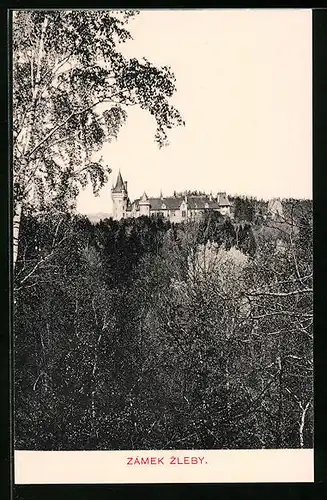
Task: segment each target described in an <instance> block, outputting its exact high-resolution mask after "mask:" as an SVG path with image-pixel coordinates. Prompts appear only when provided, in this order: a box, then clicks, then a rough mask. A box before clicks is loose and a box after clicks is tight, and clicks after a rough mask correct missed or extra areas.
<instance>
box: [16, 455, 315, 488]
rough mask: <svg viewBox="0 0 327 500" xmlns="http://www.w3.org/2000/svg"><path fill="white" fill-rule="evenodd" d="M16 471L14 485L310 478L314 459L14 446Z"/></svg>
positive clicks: (311, 477) (206, 481)
mask: <svg viewBox="0 0 327 500" xmlns="http://www.w3.org/2000/svg"><path fill="white" fill-rule="evenodd" d="M129 457H130V458H133V461H134V462H135V461H136V464H135V465H127V463H128V458H129ZM137 457H138V459H139V461H141V460H140V459H141V457H143V461H145V462H147V460H146V458H147V457H149V462H150V460H151V457H156V458H153V459H152V462H155V463H153V464H151V463H149V464H143V465H138V464H137V462H138V460H136V458H137ZM171 457H178V459H179V460H178V461H179V462H184V461H185V462H186V463H184V464H182V463H179V464H177V463H176V462H177V460H175V461H174V462H175V463H174V464H172V463H170V462H171V461H172V460H171ZM185 457H188V458H185ZM191 457H194V458H193V464H192V463H188V462H191ZM195 457H197V463H194V462H195ZM158 458H160V461H159V463H157V462H158ZM200 458H202V463H201V462H200ZM129 461H130V462H131V460H129ZM160 462H161V463H160ZM162 462H164V463H162ZM14 475H15V484H122V483H127V484H128V483H129V484H136V483H269V482H271V483H276V482H277V483H284V482H295V483H302V482H308V483H311V482H313V481H314V459H313V450H312V449H304V450H294V449H284V450H205V451H203V450H178V451H176V450H165V451H149V450H147V451H140V450H137V451H135V450H134V451H15V452H14Z"/></svg>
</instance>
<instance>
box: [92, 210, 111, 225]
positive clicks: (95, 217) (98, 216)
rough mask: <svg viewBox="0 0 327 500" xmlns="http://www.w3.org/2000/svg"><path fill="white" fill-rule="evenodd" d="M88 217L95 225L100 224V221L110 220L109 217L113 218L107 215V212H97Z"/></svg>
mask: <svg viewBox="0 0 327 500" xmlns="http://www.w3.org/2000/svg"><path fill="white" fill-rule="evenodd" d="M86 216H87V217H88V219H89V220H90V221H91V222H92V223H94V224H95V223H97V222H99V221H100V220H103V219H109V217H111V214H109V213H106V212H97V213H95V214H86Z"/></svg>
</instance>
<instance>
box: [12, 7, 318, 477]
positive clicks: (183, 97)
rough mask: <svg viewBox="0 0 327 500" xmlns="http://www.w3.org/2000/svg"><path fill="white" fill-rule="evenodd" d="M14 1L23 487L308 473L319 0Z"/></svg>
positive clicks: (17, 361) (17, 416)
mask: <svg viewBox="0 0 327 500" xmlns="http://www.w3.org/2000/svg"><path fill="white" fill-rule="evenodd" d="M10 15H11V21H10V22H11V32H12V47H11V56H12V130H13V138H12V140H13V272H14V278H13V318H14V321H13V339H14V340H13V357H14V359H13V385H14V450H15V452H14V476H15V478H14V479H15V484H58V483H60V484H74V483H78V484H93V483H97V484H122V483H129V484H133V483H233V482H244V483H247V482H252V483H260V482H261V483H262V482H270V483H272V482H313V465H314V464H313V436H314V428H313V421H314V415H313V403H314V393H313V261H312V253H313V249H312V247H313V237H312V231H313V229H312V228H313V214H312V83H311V82H312V12H311V10H306V9H303V10H301V9H295V10H292V9H284V10H282V9H280V10H279V9H263V10H259V9H258V10H256V9H240V10H238V9H233V10H220V9H216V10H210V9H202V10H201V9H194V10H192V9H190V10H177V9H176V10H168V9H167V10H160V9H158V10H140V11H134V10H99V9H94V10H92V9H84V10H83V9H81V10H73V9H51V10H43V9H34V10H33V9H21V10H13V11H11V13H10Z"/></svg>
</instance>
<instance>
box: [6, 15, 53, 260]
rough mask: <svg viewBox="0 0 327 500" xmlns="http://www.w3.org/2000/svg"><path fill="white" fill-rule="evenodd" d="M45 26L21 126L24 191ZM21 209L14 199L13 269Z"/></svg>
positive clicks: (45, 22) (44, 23)
mask: <svg viewBox="0 0 327 500" xmlns="http://www.w3.org/2000/svg"><path fill="white" fill-rule="evenodd" d="M47 26H48V17H47V16H45V17H44V20H43V25H42V30H41V36H40V43H39V49H38V56H37V62H36V75H35V85H34V87H33V94H32V103H31V111H30V112H29V113H27V117H26V119H27V124H26V127H22V136H23V144H22V146H23V148H22V158H21V167H22V169H23V172H22V174H23V175H22V181H21V182H23V184H24V185H23V186H22V192H24V191H25V190H26V189H27V186H25V182H24V181H26V178H27V177H26V173H27V172H26V171H27V169H28V166H29V161H28V152H29V148H30V144H31V137H32V131H33V125H34V121H35V111H36V105H37V99H38V93H39V87H40V79H41V64H42V57H43V49H44V37H45V33H46V29H47ZM31 80H32V85H33V78H32V79H31ZM17 142H18V138H17ZM29 180H31V179H29ZM22 211H23V199H22V200H19V201H18V200H16V204H15V210H14V217H13V267H14V269H15V265H16V261H17V256H18V242H19V230H20V223H21V216H22Z"/></svg>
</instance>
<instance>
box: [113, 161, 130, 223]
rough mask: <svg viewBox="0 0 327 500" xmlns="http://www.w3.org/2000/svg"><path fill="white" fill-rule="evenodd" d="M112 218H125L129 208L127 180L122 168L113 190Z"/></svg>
mask: <svg viewBox="0 0 327 500" xmlns="http://www.w3.org/2000/svg"><path fill="white" fill-rule="evenodd" d="M111 199H112V218H113V219H114V220H120V219H123V218H124V217H125V216H126V208H127V199H128V193H127V182H124V181H123V178H122V176H121V173H120V170H119V172H118V176H117V181H116V185H115V186H114V187H113V188H112V190H111Z"/></svg>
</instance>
